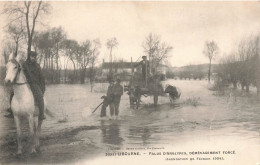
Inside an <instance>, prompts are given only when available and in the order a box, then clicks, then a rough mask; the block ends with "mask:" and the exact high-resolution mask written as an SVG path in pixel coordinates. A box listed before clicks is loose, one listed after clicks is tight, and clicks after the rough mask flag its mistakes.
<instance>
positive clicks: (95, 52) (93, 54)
mask: <svg viewBox="0 0 260 165" xmlns="http://www.w3.org/2000/svg"><path fill="white" fill-rule="evenodd" d="M92 45H93V48H92V51H91V57H90V64H91V66H90V69H89V79H90V87H91V92H92V90H93V87H94V81H95V77H96V70H95V64H96V62H97V58H98V55H99V53H100V51H99V49H100V48H101V43H100V40H99V39H95V40H93V44H92Z"/></svg>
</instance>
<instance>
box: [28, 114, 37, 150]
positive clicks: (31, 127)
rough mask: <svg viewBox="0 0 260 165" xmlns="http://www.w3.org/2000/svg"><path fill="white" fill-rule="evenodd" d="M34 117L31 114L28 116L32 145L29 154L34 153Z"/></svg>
mask: <svg viewBox="0 0 260 165" xmlns="http://www.w3.org/2000/svg"><path fill="white" fill-rule="evenodd" d="M34 127H35V126H34V117H33V114H31V115H30V116H29V128H30V141H31V142H32V143H33V144H32V149H31V153H35V152H36V150H35V138H36V137H35V132H34Z"/></svg>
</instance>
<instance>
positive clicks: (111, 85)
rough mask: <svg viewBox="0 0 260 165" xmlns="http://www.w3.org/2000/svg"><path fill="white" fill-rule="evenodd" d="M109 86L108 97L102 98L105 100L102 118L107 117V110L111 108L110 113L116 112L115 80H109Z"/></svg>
mask: <svg viewBox="0 0 260 165" xmlns="http://www.w3.org/2000/svg"><path fill="white" fill-rule="evenodd" d="M108 81H109V86H108V88H107V95H106V96H102V97H101V98H102V99H104V100H103V105H102V108H101V114H100V117H104V116H106V108H107V107H108V106H109V108H110V111H112V110H114V103H113V100H114V89H113V88H114V79H113V78H110V79H109V80H108Z"/></svg>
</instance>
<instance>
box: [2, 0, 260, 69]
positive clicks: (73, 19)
mask: <svg viewBox="0 0 260 165" xmlns="http://www.w3.org/2000/svg"><path fill="white" fill-rule="evenodd" d="M51 5H52V12H51V14H50V15H49V16H48V18H47V19H45V23H46V24H47V25H48V26H49V27H58V26H62V27H63V28H64V30H65V31H66V32H67V34H68V38H70V39H75V40H77V41H79V42H81V41H84V40H86V39H89V40H93V39H96V38H100V40H101V42H102V51H101V54H100V61H102V59H103V58H105V60H106V61H108V55H109V51H108V50H107V48H106V45H105V43H106V41H107V39H108V38H111V37H116V38H117V40H118V42H119V45H118V47H117V48H116V49H115V51H114V56H115V58H116V59H122V58H123V59H125V60H128V61H130V58H131V57H133V59H134V60H137V58H138V57H140V56H142V55H144V52H143V48H142V42H143V41H144V39H145V37H146V36H147V35H148V34H149V33H154V34H157V35H159V36H161V39H162V41H165V42H167V43H168V44H169V45H171V46H173V51H172V52H170V55H171V58H169V62H170V63H171V64H172V66H183V65H189V64H200V63H207V62H208V59H207V58H206V57H205V56H204V55H203V53H202V51H203V48H204V43H205V41H206V40H214V41H215V42H216V43H217V44H218V46H219V48H220V51H221V52H220V56H222V55H223V54H224V53H225V54H228V53H229V52H230V51H232V49H233V48H235V47H236V45H237V43H238V42H239V40H241V39H242V38H243V37H247V36H249V35H253V34H256V33H258V32H259V30H260V3H259V2H51ZM0 21H1V20H0ZM2 22H3V21H2ZM1 26H2V25H1ZM38 28H39V27H38ZM0 37H1V40H2V38H3V34H0Z"/></svg>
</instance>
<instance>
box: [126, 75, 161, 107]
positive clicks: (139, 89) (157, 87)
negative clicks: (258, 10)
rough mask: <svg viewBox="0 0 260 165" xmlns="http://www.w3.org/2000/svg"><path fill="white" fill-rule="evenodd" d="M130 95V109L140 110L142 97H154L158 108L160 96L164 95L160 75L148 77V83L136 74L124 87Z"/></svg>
mask: <svg viewBox="0 0 260 165" xmlns="http://www.w3.org/2000/svg"><path fill="white" fill-rule="evenodd" d="M124 89H125V91H127V94H128V95H129V101H130V107H131V108H133V109H138V107H139V105H140V101H141V96H145V97H147V96H153V98H154V106H157V103H158V96H159V95H164V90H163V87H162V84H161V78H160V76H158V75H154V76H149V77H147V81H146V80H145V79H144V78H143V77H142V75H141V74H139V73H137V72H136V73H134V74H133V76H132V78H131V80H130V81H129V83H128V84H127V85H125V86H124Z"/></svg>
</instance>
